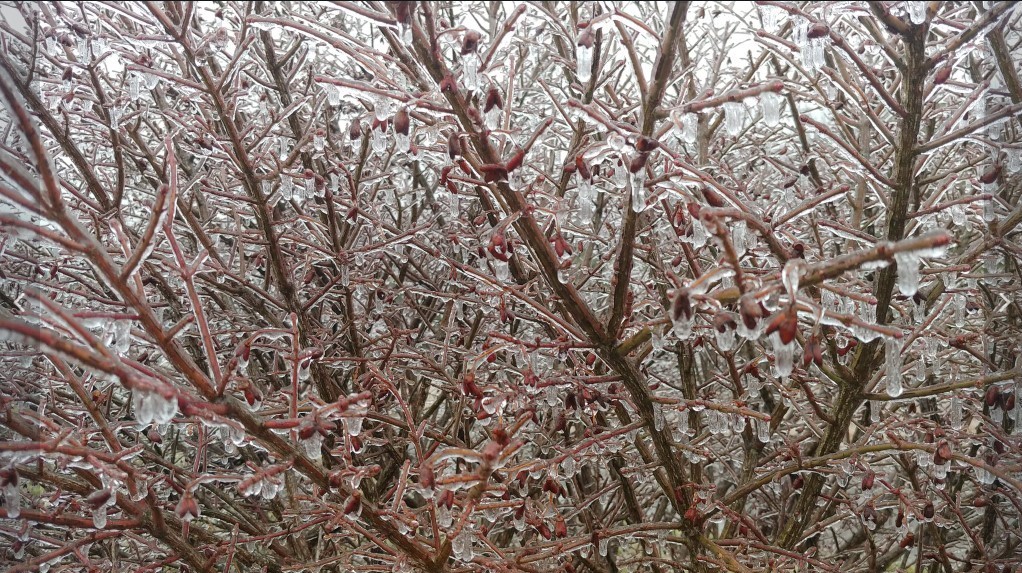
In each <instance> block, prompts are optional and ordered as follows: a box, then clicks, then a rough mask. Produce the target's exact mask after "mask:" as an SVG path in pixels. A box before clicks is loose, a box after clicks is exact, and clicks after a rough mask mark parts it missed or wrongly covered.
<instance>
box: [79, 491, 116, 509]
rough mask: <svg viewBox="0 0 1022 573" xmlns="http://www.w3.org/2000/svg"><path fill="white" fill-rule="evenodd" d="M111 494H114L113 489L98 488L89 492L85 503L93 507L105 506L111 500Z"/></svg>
mask: <svg viewBox="0 0 1022 573" xmlns="http://www.w3.org/2000/svg"><path fill="white" fill-rule="evenodd" d="M111 496H113V492H112V491H110V490H108V489H98V490H96V491H94V492H92V493H91V494H89V497H87V498H85V503H87V504H88V505H89V507H92V508H93V509H97V508H100V507H105V506H106V505H107V504H108V502H109V501H110V498H111Z"/></svg>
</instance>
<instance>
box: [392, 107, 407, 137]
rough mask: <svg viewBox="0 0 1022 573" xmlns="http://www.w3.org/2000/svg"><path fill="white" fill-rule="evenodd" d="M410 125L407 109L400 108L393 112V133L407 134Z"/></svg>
mask: <svg viewBox="0 0 1022 573" xmlns="http://www.w3.org/2000/svg"><path fill="white" fill-rule="evenodd" d="M410 127H411V121H410V119H409V117H408V110H407V109H405V108H401V109H399V110H397V113H396V114H394V133H399V134H401V135H408V131H409V128H410Z"/></svg>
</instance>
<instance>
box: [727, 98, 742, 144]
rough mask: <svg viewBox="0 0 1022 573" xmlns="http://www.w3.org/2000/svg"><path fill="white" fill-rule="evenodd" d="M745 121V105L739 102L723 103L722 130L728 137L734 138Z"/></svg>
mask: <svg viewBox="0 0 1022 573" xmlns="http://www.w3.org/2000/svg"><path fill="white" fill-rule="evenodd" d="M744 120H745V104H743V103H742V102H740V101H728V102H724V129H726V130H727V133H728V135H730V136H731V137H735V136H736V135H738V134H739V133H741V131H742V123H743V121H744Z"/></svg>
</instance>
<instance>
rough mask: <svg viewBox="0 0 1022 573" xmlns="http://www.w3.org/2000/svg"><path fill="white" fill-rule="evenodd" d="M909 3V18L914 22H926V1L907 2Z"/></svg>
mask: <svg viewBox="0 0 1022 573" xmlns="http://www.w3.org/2000/svg"><path fill="white" fill-rule="evenodd" d="M905 4H907V5H908V19H909V21H910V22H912V23H913V24H922V23H923V22H926V2H914V1H911V2H906V3H905Z"/></svg>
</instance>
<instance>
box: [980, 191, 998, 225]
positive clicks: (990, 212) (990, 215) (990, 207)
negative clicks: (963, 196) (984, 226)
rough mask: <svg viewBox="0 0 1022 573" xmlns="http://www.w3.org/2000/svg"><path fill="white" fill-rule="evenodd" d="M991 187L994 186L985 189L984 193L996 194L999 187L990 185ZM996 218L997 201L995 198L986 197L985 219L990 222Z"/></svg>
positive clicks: (984, 201)
mask: <svg viewBox="0 0 1022 573" xmlns="http://www.w3.org/2000/svg"><path fill="white" fill-rule="evenodd" d="M984 187H987V186H986V185H984ZM990 187H992V188H991V189H984V190H983V192H984V193H990V194H991V195H993V194H995V193H996V192H997V188H996V187H994V186H990ZM996 218H997V202H996V201H995V200H994V199H993V198H990V199H984V200H983V221H985V222H987V223H990V222H993V220H994V219H996Z"/></svg>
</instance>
